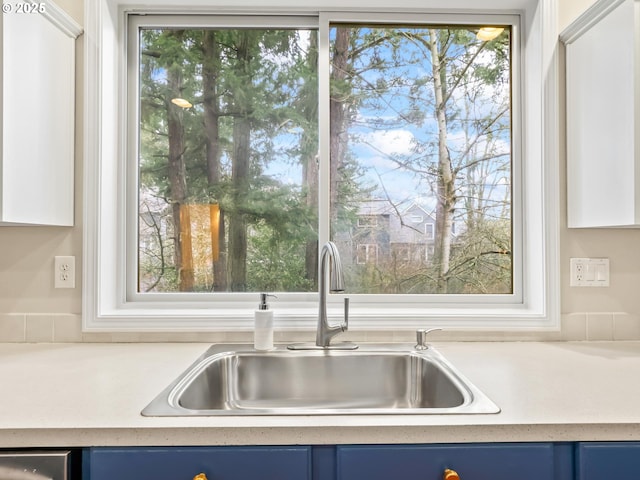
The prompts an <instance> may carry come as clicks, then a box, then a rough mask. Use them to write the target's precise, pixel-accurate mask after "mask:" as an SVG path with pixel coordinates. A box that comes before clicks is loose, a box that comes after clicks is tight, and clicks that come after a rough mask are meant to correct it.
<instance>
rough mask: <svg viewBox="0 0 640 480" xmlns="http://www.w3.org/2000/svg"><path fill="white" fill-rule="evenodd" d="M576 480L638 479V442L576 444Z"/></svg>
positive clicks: (639, 476)
mask: <svg viewBox="0 0 640 480" xmlns="http://www.w3.org/2000/svg"><path fill="white" fill-rule="evenodd" d="M576 456H577V457H576V465H577V477H576V478H577V479H578V480H610V479H623V478H628V479H633V478H640V442H587V443H580V444H578V448H577V453H576Z"/></svg>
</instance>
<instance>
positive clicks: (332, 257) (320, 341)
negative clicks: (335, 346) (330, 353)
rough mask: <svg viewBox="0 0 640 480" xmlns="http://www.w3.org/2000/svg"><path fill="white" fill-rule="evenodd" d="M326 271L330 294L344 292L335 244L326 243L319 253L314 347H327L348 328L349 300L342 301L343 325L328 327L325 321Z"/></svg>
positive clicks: (342, 277) (342, 275)
mask: <svg viewBox="0 0 640 480" xmlns="http://www.w3.org/2000/svg"><path fill="white" fill-rule="evenodd" d="M327 269H329V290H330V291H331V292H342V291H344V273H343V272H342V262H341V261H340V254H339V253H338V248H337V247H336V245H335V243H333V242H327V243H325V244H324V245H323V246H322V251H321V252H320V275H319V277H320V278H319V279H318V283H319V287H320V302H319V305H318V330H317V332H316V345H317V346H318V347H328V346H329V344H330V343H331V339H332V338H333V337H335V336H336V335H337V334H339V333H342V332H344V331H346V330H347V329H348V328H349V299H348V298H345V299H344V323H341V324H340V325H329V321H328V320H327Z"/></svg>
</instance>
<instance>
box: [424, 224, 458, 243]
mask: <svg viewBox="0 0 640 480" xmlns="http://www.w3.org/2000/svg"><path fill="white" fill-rule="evenodd" d="M433 227H434V226H433V223H426V224H425V225H424V234H425V235H426V237H427V238H428V239H429V240H431V239H433ZM452 233H453V232H452Z"/></svg>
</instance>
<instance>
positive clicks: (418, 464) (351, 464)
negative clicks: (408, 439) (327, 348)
mask: <svg viewBox="0 0 640 480" xmlns="http://www.w3.org/2000/svg"><path fill="white" fill-rule="evenodd" d="M572 453H573V448H572V445H571V444H552V443H503V444H500V443H492V444H459V445H458V444H449V445H378V446H339V447H337V473H338V475H337V480H391V479H394V480H404V479H406V480H413V479H421V480H442V478H443V473H444V471H445V469H451V470H454V471H456V472H457V473H458V474H459V476H460V478H461V479H465V480H466V479H469V480H514V479H518V480H572V479H573V461H572V458H573V455H572Z"/></svg>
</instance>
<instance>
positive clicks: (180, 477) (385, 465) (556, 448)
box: [83, 443, 597, 480]
mask: <svg viewBox="0 0 640 480" xmlns="http://www.w3.org/2000/svg"><path fill="white" fill-rule="evenodd" d="M573 451H574V445H573V444H571V443H567V444H562V443H560V444H558V443H555V444H554V443H488V444H446V445H441V444H434V445H338V446H332V445H323V446H292V447H286V446H281V447H152V448H145V447H138V448H88V449H86V450H85V455H84V462H83V470H84V475H83V479H84V480H114V479H117V480H193V478H194V477H195V476H196V475H198V474H199V473H204V474H205V475H206V476H207V479H208V480H256V479H259V480H405V479H406V480H416V479H420V480H442V478H443V473H444V471H445V469H452V470H455V471H456V472H457V473H458V474H459V475H460V478H461V479H463V480H514V479H517V480H574V472H573ZM592 478H597V477H589V480H592Z"/></svg>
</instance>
